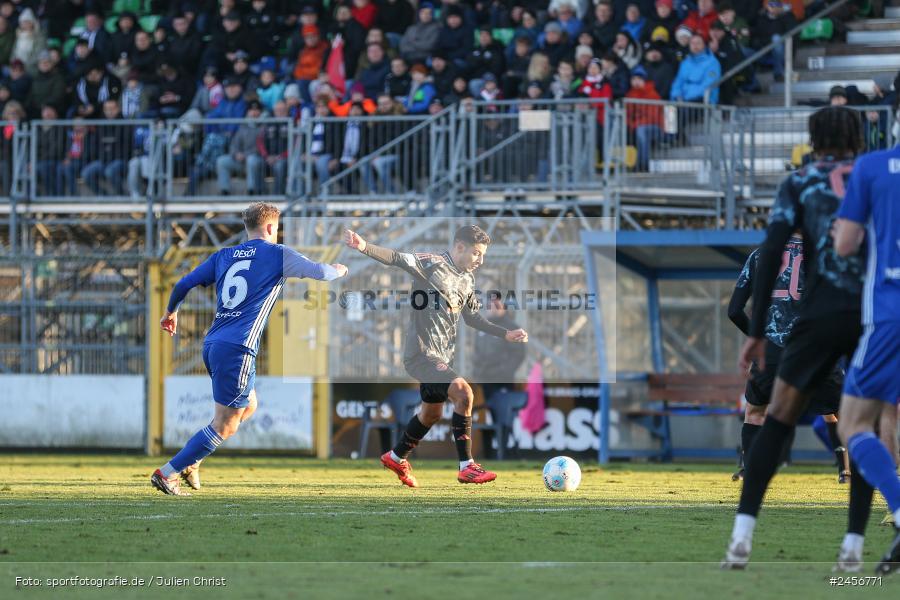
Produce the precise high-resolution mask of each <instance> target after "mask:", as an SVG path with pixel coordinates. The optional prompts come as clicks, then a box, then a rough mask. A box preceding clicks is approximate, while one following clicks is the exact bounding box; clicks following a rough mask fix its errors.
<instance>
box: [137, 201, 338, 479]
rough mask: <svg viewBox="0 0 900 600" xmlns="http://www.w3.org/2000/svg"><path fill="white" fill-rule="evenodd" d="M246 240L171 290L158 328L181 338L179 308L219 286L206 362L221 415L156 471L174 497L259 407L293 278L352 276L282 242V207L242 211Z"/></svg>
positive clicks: (260, 205) (211, 259) (261, 206)
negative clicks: (274, 317) (274, 328)
mask: <svg viewBox="0 0 900 600" xmlns="http://www.w3.org/2000/svg"><path fill="white" fill-rule="evenodd" d="M242 216H243V220H244V226H245V227H246V229H247V237H248V239H247V241H246V242H244V243H243V244H240V245H239V246H234V247H231V248H223V249H222V250H219V251H218V252H216V253H215V254H213V255H212V256H210V257H209V258H208V259H207V260H206V261H205V262H204V263H203V264H201V265H200V266H199V267H197V268H196V269H194V270H193V271H191V272H190V273H189V274H187V275H186V276H185V277H184V278H182V279H181V280H180V281H179V282H178V283H176V284H175V288H174V289H173V290H172V295H171V297H170V298H169V306H168V309H167V310H166V314H165V315H164V316H163V318H162V320H161V321H160V326H161V327H162V328H163V330H165V331H167V332H168V333H169V335H175V332H176V327H177V323H178V307H179V306H180V305H181V303H182V301H184V299H185V297H186V296H187V294H188V292H190V291H191V289H193V288H195V287H197V286H198V285H202V286H204V287H205V286H209V285H215V286H216V296H217V298H218V299H217V302H216V316H215V319H213V323H212V325H211V326H210V328H209V331H207V332H206V340H205V341H204V344H203V362H204V364H205V365H206V370H207V371H208V372H209V376H210V377H211V378H212V388H213V400H215V403H216V404H215V416H214V417H213V420H212V422H211V423H210V424H209V425H208V426H206V427H204V428H203V429H201V430H200V431H198V432H197V433H196V434H194V436H193V437H192V438H191V439H190V440H188V443H187V444H186V445H185V446H184V448H182V450H181V451H180V452H179V453H178V454H176V455H175V456H174V457H173V458H172V459H171V460H170V461H169V462H167V463H166V464H165V465H163V466H162V467H160V468H159V469H157V470H156V471H155V472H154V473H153V475H152V476H151V478H150V483H151V484H152V485H153V487H155V488H156V489H158V490H159V491H161V492H163V493H164V494H171V495H173V496H184V495H188V494H187V493H186V492H183V491H182V490H181V485H180V482H179V475H180V476H181V477H182V478H184V479H185V481H186V482H187V483H188V484H189V485H190V486H191V487H193V488H195V489H197V488H199V484H200V478H199V472H198V468H199V467H198V464H199V462H200V461H201V460H203V459H204V458H205V457H207V456H209V455H210V454H212V453H213V452H214V451H215V449H216V448H217V447H218V446H219V445H221V444H222V442H224V441H225V440H226V439H228V438H229V437H231V436H232V435H234V434H235V432H237V430H238V426H239V425H240V424H241V422H242V421H246V420H247V419H248V418H249V417H250V415H252V414H253V412H254V411H255V410H256V403H257V400H256V392H255V391H254V381H255V378H256V354H257V352H258V351H259V341H260V339H261V337H262V332H263V330H265V328H266V322H267V321H268V319H269V314H270V313H271V312H272V307H273V306H275V301H276V300H277V299H278V294H279V292H280V291H281V288H282V286H283V285H284V280H285V279H286V278H287V277H306V278H309V279H319V280H323V281H332V280H334V279H337V278H338V277H343V276H344V275H346V274H347V267H345V266H344V265H338V264H336V265H325V264H320V263H316V262H313V261H311V260H309V259H308V258H306V257H305V256H303V255H302V254H300V253H298V252H296V251H295V250H293V249H291V248H287V247H285V246H282V245H280V244H277V243H276V241H277V239H278V218H279V216H280V214H279V211H278V208H277V207H275V206H274V205H272V204H265V203H262V202H258V203H256V204H252V205H250V207H248V208H247V209H246V210H245V211H244V213H243V215H242Z"/></svg>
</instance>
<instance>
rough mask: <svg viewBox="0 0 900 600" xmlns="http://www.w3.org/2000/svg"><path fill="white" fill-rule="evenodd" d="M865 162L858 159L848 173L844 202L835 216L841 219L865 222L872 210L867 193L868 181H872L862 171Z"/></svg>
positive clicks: (869, 196) (870, 199) (870, 200)
mask: <svg viewBox="0 0 900 600" xmlns="http://www.w3.org/2000/svg"><path fill="white" fill-rule="evenodd" d="M866 164H867V162H866V161H864V160H862V159H860V160H859V161H858V162H857V163H856V168H854V169H853V172H852V173H851V174H850V181H849V183H848V184H847V194H846V195H845V196H844V202H843V203H841V208H840V209H839V210H838V213H837V216H838V217H840V218H841V219H848V220H850V221H855V222H856V223H866V222H868V220H869V215H870V214H871V212H872V198H871V195H870V193H869V183H870V182H871V181H872V178H871V177H868V176H867V174H866V173H864V172H863V171H864V168H865V166H866Z"/></svg>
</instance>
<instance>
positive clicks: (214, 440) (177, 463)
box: [162, 425, 224, 477]
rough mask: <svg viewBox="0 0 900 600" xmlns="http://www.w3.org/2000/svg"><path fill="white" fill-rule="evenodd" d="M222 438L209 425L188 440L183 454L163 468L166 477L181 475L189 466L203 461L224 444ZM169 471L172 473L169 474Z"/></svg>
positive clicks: (180, 453)
mask: <svg viewBox="0 0 900 600" xmlns="http://www.w3.org/2000/svg"><path fill="white" fill-rule="evenodd" d="M223 441H224V440H223V439H222V436H220V435H219V434H218V433H216V430H215V429H213V426H212V425H207V426H206V427H204V428H203V429H201V430H200V431H198V432H197V433H195V434H194V437H192V438H191V439H189V440H188V443H187V444H185V445H184V448H182V449H181V452H179V453H178V454H176V455H175V456H174V457H173V458H172V460H170V461H169V462H168V464H166V466H165V467H163V469H162V472H163V476H164V477H171V476H172V474H174V473H181V472H182V471H184V470H185V469H186V468H187V467H188V466H190V465H192V464H194V463H195V462H197V461H199V460H203V459H204V458H206V457H207V456H209V455H210V454H212V453H213V452H215V450H216V448H218V447H219V445H220V444H221V443H222V442H223ZM168 471H171V473H169V472H168Z"/></svg>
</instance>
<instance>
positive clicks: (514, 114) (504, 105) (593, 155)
mask: <svg viewBox="0 0 900 600" xmlns="http://www.w3.org/2000/svg"><path fill="white" fill-rule="evenodd" d="M608 113H609V102H608V101H607V100H606V99H605V98H604V99H591V98H584V99H578V100H568V99H567V100H557V101H553V100H507V101H494V102H473V103H470V104H467V105H463V110H462V111H461V113H460V120H461V121H462V122H463V123H464V124H465V135H466V138H467V144H468V152H467V156H466V159H465V169H466V177H465V184H466V186H467V188H468V189H470V190H506V189H508V188H514V189H518V190H541V191H544V190H547V191H554V192H556V191H563V190H583V189H592V188H593V189H596V188H600V187H602V186H603V184H604V181H605V180H606V178H607V177H608V168H609V167H608V165H607V166H606V167H603V168H601V169H599V170H598V168H597V165H602V164H603V163H604V160H603V156H604V148H605V147H608V145H609V144H608V138H609V132H610V129H609V128H607V127H604V125H605V123H606V115H607V114H608ZM604 169H607V170H604Z"/></svg>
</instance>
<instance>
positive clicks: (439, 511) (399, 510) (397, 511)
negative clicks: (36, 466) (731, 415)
mask: <svg viewBox="0 0 900 600" xmlns="http://www.w3.org/2000/svg"><path fill="white" fill-rule="evenodd" d="M793 506H794V507H800V508H823V507H825V508H831V507H828V506H823V505H822V504H809V505H793ZM836 506H838V507H841V506H843V505H836ZM691 508H722V509H727V510H733V509H734V506H733V505H732V504H718V503H716V504H635V505H630V506H563V507H554V506H548V507H542V508H537V507H534V508H469V509H465V508H462V509H461V508H433V509H429V508H426V509H418V510H405V509H404V507H396V508H394V509H392V510H382V511H369V510H346V511H302V512H285V511H282V512H265V513H207V514H171V513H169V514H157V515H124V516H120V517H102V518H97V517H61V518H46V519H41V518H39V519H5V520H0V525H35V524H54V523H77V522H116V521H159V520H168V519H198V518H199V519H223V518H244V519H246V518H248V517H250V518H259V517H342V516H386V515H402V516H405V517H410V516H412V517H415V516H420V515H422V516H424V515H460V516H466V515H472V514H476V515H477V514H516V513H566V512H631V511H639V510H670V509H691Z"/></svg>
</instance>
